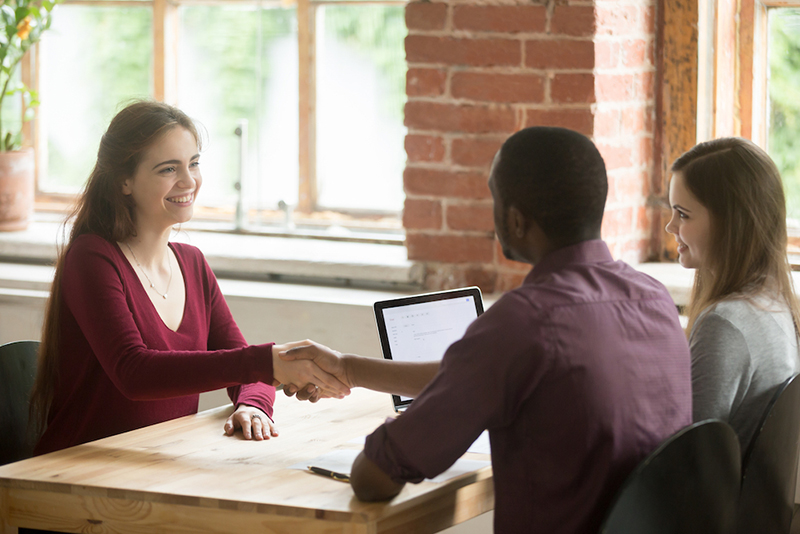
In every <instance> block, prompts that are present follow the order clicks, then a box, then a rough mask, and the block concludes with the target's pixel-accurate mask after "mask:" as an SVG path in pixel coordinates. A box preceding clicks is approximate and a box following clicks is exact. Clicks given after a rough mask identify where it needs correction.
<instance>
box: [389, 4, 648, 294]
mask: <svg viewBox="0 0 800 534" xmlns="http://www.w3.org/2000/svg"><path fill="white" fill-rule="evenodd" d="M406 23H407V25H408V37H407V39H406V57H407V60H408V76H407V79H406V92H407V94H408V103H407V104H406V110H405V111H406V113H405V121H406V126H408V135H407V137H406V141H405V147H406V152H407V154H408V163H407V166H406V170H405V174H404V185H405V192H406V203H405V210H404V214H403V224H404V226H405V228H406V234H407V242H406V244H407V247H408V255H409V259H412V260H415V261H419V262H423V263H424V264H425V266H426V272H427V275H426V286H427V287H428V288H430V289H437V288H447V287H458V286H462V285H471V284H477V285H479V286H481V288H482V289H483V290H484V291H486V292H492V291H506V290H508V289H511V288H513V287H516V286H517V285H519V283H520V282H521V281H522V278H523V277H524V275H525V273H527V271H528V269H529V266H526V265H521V264H518V263H515V262H510V261H508V260H506V259H505V258H503V255H502V252H501V251H500V248H499V246H498V245H497V243H496V241H495V239H494V232H493V222H492V201H491V195H490V194H489V189H488V187H487V185H486V180H487V177H488V170H489V166H490V164H491V161H492V158H493V157H494V154H495V152H496V151H497V149H498V148H499V147H500V144H501V143H502V142H503V140H504V139H505V138H507V137H508V136H509V135H510V134H511V133H513V132H515V131H517V130H519V129H521V128H524V127H527V126H534V125H547V126H563V127H566V128H571V129H574V130H577V131H579V132H581V133H584V134H586V135H588V136H591V137H593V138H594V139H595V141H596V143H597V144H598V146H599V147H600V150H601V152H602V154H603V156H604V158H605V159H606V163H607V165H608V169H609V187H610V190H609V199H608V205H607V210H606V217H605V219H604V224H603V236H604V238H605V239H606V240H607V241H608V242H609V245H610V246H611V247H612V252H613V253H614V254H615V256H616V257H620V258H623V259H626V260H629V261H638V260H640V259H643V258H644V257H646V256H648V255H649V254H650V248H651V244H650V236H651V234H652V229H651V226H652V223H651V222H650V221H651V220H652V219H653V217H652V216H651V213H650V212H651V209H650V208H648V207H647V206H646V199H647V196H648V194H649V188H650V181H651V179H652V174H653V164H652V152H653V150H652V149H653V128H654V120H653V119H654V107H655V106H654V97H653V80H654V74H655V72H654V71H655V69H654V67H653V65H654V53H653V50H654V40H655V39H654V32H655V0H627V1H626V0H620V1H616V0H596V1H594V2H592V1H580V2H567V1H556V0H550V1H544V2H530V1H529V2H524V3H523V2H520V1H519V0H501V2H493V3H492V4H491V5H487V4H486V2H485V1H483V2H479V1H475V0H445V1H434V2H412V3H409V4H408V5H407V7H406Z"/></svg>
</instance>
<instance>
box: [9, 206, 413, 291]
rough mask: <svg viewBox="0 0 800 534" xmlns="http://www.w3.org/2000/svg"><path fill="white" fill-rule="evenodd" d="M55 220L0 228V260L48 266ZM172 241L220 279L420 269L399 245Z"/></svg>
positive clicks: (330, 281)
mask: <svg viewBox="0 0 800 534" xmlns="http://www.w3.org/2000/svg"><path fill="white" fill-rule="evenodd" d="M62 230H63V229H62V227H61V225H60V223H58V222H56V221H53V220H48V218H47V217H42V216H41V215H38V214H37V216H36V217H35V219H34V220H33V221H32V222H31V224H30V226H29V227H28V229H27V230H25V231H22V232H7V233H3V232H0V261H6V262H15V263H32V264H39V265H42V264H52V263H53V262H54V260H55V258H56V256H57V243H61V242H63V241H64V237H65V236H64V235H62ZM172 240H174V241H178V242H183V243H189V244H191V245H194V246H196V247H198V248H199V249H200V250H202V251H203V254H204V255H205V257H206V260H207V261H208V263H209V265H210V266H211V268H212V269H213V270H214V272H215V273H216V275H217V277H219V278H233V279H245V280H258V281H275V282H295V283H319V284H321V283H324V284H327V285H334V286H336V285H340V286H356V287H375V288H386V289H401V290H402V289H413V288H419V287H421V285H422V273H423V268H422V266H421V265H418V264H415V263H414V262H411V261H409V260H408V255H407V253H406V248H405V247H404V246H402V243H401V242H399V243H391V244H390V243H365V242H348V241H331V240H323V239H308V238H303V237H276V236H267V235H256V234H237V233H221V232H218V231H217V232H209V231H200V230H196V229H183V230H181V231H180V232H176V233H175V234H173V237H172Z"/></svg>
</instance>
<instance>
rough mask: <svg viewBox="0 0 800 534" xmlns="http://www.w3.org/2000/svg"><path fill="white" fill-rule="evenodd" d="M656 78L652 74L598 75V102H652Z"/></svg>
mask: <svg viewBox="0 0 800 534" xmlns="http://www.w3.org/2000/svg"><path fill="white" fill-rule="evenodd" d="M653 84H654V76H653V73H652V72H642V73H638V74H598V75H597V100H598V102H625V103H629V102H636V101H646V100H652V99H653V98H654V94H653V90H654V88H653Z"/></svg>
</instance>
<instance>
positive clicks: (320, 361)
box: [279, 341, 355, 402]
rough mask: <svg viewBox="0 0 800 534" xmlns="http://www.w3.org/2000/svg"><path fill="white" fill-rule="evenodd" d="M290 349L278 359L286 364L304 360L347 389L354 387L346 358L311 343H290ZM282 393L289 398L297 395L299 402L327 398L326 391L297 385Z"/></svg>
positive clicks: (288, 386) (286, 387)
mask: <svg viewBox="0 0 800 534" xmlns="http://www.w3.org/2000/svg"><path fill="white" fill-rule="evenodd" d="M292 345H293V346H292V347H291V348H288V349H287V350H286V351H283V352H281V353H280V354H279V357H280V358H281V359H282V360H284V361H287V362H290V361H295V362H297V361H300V360H306V361H311V362H314V364H316V365H317V366H318V367H319V368H320V369H321V370H322V371H325V372H326V373H329V374H331V375H333V376H335V377H336V378H337V379H338V380H339V381H340V382H341V383H342V384H344V385H345V386H347V387H348V388H353V387H355V383H354V381H353V379H352V377H351V376H350V373H349V370H348V366H347V359H346V356H342V354H341V353H339V352H337V351H335V350H332V349H330V348H328V347H326V346H325V345H320V344H319V343H315V342H313V341H308V342H307V344H305V345H301V344H300V343H299V342H297V343H292ZM283 392H284V393H285V394H286V395H287V396H289V397H291V396H292V395H297V398H298V399H299V400H309V401H311V402H317V401H318V400H319V399H320V398H323V397H326V396H329V395H327V391H324V390H322V389H320V388H316V387H314V386H313V385H303V386H300V385H298V384H297V383H295V384H290V385H285V386H284V388H283Z"/></svg>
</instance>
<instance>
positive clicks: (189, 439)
mask: <svg viewBox="0 0 800 534" xmlns="http://www.w3.org/2000/svg"><path fill="white" fill-rule="evenodd" d="M231 411H232V408H229V407H228V408H217V409H214V410H209V411H206V412H202V413H200V414H197V415H193V416H188V417H183V418H180V419H176V420H173V421H168V422H165V423H161V424H158V425H153V426H150V427H147V428H143V429H139V430H135V431H132V432H127V433H125V434H120V435H118V436H112V437H110V438H106V439H103V440H99V441H95V442H92V443H87V444H84V445H79V446H77V447H72V448H70V449H66V450H63V451H58V452H55V453H51V454H47V455H44V456H40V457H37V458H32V459H29V460H24V461H22V462H16V463H13V464H9V465H6V466H2V467H0V515H2V517H3V520H4V521H2V522H0V533H2V534H7V533H9V532H12V529H14V530H15V527H17V526H27V527H34V528H43V529H53V530H60V531H65V532H85V533H103V532H115V533H120V534H124V533H151V532H164V533H171V532H175V533H189V532H209V533H225V532H267V533H273V532H274V533H289V532H291V533H298V534H302V533H305V532H326V533H362V532H363V533H377V532H398V533H399V532H421V533H422V532H436V531H439V530H442V529H444V528H447V527H449V526H451V525H454V524H457V523H460V522H462V521H465V520H467V519H470V518H472V517H475V516H477V515H479V514H481V513H484V512H486V511H488V510H491V509H492V508H493V507H494V492H493V486H492V472H491V468H485V469H482V470H480V471H477V472H474V473H469V474H466V475H462V476H460V477H457V478H455V479H452V480H450V481H447V482H444V483H433V482H428V481H425V482H422V483H421V484H408V485H406V487H405V488H404V489H403V491H402V492H401V493H400V494H399V495H398V496H397V497H395V498H394V499H393V500H391V501H389V502H388V503H362V502H360V501H358V500H357V499H356V498H355V497H354V496H353V492H352V490H351V489H350V485H349V484H345V483H342V482H337V481H335V480H332V479H327V478H324V477H321V476H318V475H314V474H312V473H310V472H307V471H301V470H296V469H288V467H289V466H291V465H293V464H296V463H298V462H304V461H307V460H309V459H311V458H314V457H316V456H319V455H321V454H324V453H326V452H328V451H331V450H335V449H359V448H361V446H360V445H357V444H353V443H348V441H350V440H352V439H353V438H357V437H359V436H364V435H366V434H368V433H370V432H372V430H374V429H375V428H376V427H377V426H378V425H380V424H381V423H382V422H383V420H384V419H385V418H386V417H391V416H393V412H392V409H391V404H390V398H389V396H388V395H385V394H379V393H374V392H371V391H367V390H358V389H357V390H354V391H353V393H352V394H351V395H350V396H349V397H347V398H346V399H344V400H342V401H337V400H332V399H326V400H322V401H320V402H319V403H317V404H310V403H307V402H303V403H301V402H299V401H297V400H295V399H289V398H286V397H285V396H283V395H282V394H280V393H279V394H278V399H277V401H276V409H275V419H276V423H277V425H278V428H279V430H280V433H281V435H280V436H279V437H278V438H273V439H270V440H267V441H262V442H256V441H247V440H244V439H243V438H242V436H241V433H237V435H236V436H234V437H228V436H225V435H224V433H223V430H222V426H223V424H224V422H225V419H226V418H227V416H228V415H229V414H230V412H231ZM465 457H468V458H473V459H484V460H485V459H488V455H477V454H467V455H465Z"/></svg>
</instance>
